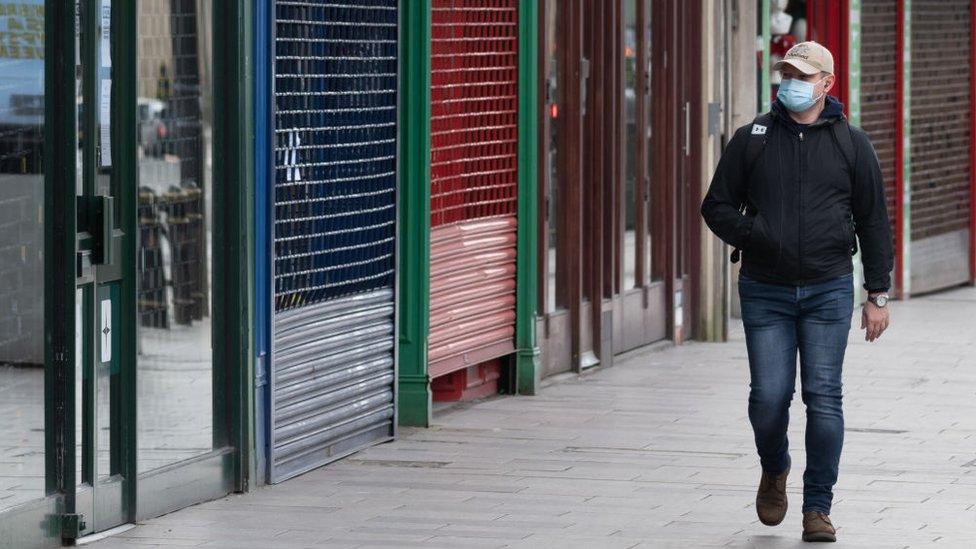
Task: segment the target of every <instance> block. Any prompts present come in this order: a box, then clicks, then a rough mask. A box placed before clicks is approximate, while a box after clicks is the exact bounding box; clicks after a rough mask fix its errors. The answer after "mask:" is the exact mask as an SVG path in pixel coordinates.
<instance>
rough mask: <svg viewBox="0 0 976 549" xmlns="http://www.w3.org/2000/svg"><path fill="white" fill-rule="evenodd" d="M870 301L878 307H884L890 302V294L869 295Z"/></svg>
mask: <svg viewBox="0 0 976 549" xmlns="http://www.w3.org/2000/svg"><path fill="white" fill-rule="evenodd" d="M868 301H870V302H871V303H874V304H875V305H877V306H878V307H884V306H885V305H887V304H888V294H884V293H883V294H878V295H876V296H868Z"/></svg>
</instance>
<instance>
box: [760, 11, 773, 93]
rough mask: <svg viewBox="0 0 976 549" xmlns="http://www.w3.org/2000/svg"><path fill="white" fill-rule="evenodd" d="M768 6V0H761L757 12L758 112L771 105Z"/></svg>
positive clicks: (771, 70) (771, 69)
mask: <svg viewBox="0 0 976 549" xmlns="http://www.w3.org/2000/svg"><path fill="white" fill-rule="evenodd" d="M769 8H770V0H762V4H760V8H759V9H761V10H762V13H760V14H759V33H760V35H762V64H761V65H760V69H759V82H760V84H759V85H760V87H761V88H762V89H760V90H759V92H760V93H759V112H769V109H770V108H772V105H773V101H772V99H771V97H770V94H769V92H770V90H771V89H772V81H771V77H772V74H773V67H772V63H770V62H769V55H770V49H769V41H770V40H772V38H773V36H772V34H771V31H770V28H769V24H770V23H769Z"/></svg>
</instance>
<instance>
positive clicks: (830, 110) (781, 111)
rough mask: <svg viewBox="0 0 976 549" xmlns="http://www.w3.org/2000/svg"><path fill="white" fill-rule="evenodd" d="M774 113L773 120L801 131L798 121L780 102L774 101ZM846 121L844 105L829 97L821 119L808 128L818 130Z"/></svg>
mask: <svg viewBox="0 0 976 549" xmlns="http://www.w3.org/2000/svg"><path fill="white" fill-rule="evenodd" d="M772 113H773V118H775V119H778V120H779V121H780V122H782V123H783V124H784V125H785V126H786V127H788V128H790V129H792V130H798V129H799V124H797V123H796V121H795V120H793V118H791V117H790V113H789V112H788V111H787V110H786V107H784V106H783V105H782V103H780V102H779V101H778V100H776V101H773V105H772ZM845 119H846V117H845V116H844V104H843V103H841V102H840V101H838V100H837V98H836V97H834V96H832V95H828V96H827V100H826V104H825V105H824V110H823V111H822V112H821V113H820V118H818V119H817V120H815V121H814V122H813V123H811V124H809V126H808V127H810V128H817V127H821V126H829V125H830V124H833V123H834V122H837V121H838V120H845Z"/></svg>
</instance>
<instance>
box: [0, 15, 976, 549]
mask: <svg viewBox="0 0 976 549" xmlns="http://www.w3.org/2000/svg"><path fill="white" fill-rule="evenodd" d="M787 16H788V17H787ZM800 21H802V25H801V24H800ZM973 22H974V12H973V9H972V6H971V3H970V2H968V1H964V0H952V1H938V2H936V1H922V0H913V1H910V0H845V1H844V2H826V1H821V0H805V1H802V0H794V1H789V2H779V1H770V0H761V1H759V2H755V1H753V2H743V1H735V0H696V1H690V2H671V1H666V0H613V1H602V0H600V1H598V0H416V1H414V0H410V1H406V0H342V1H333V0H314V1H303V2H292V1H288V0H277V1H275V2H255V1H253V0H233V1H229V2H217V1H211V0H139V1H137V2H112V1H111V0H77V1H76V2H74V3H71V2H69V3H65V2H57V1H54V0H21V1H17V2H5V3H0V75H2V76H0V80H2V82H3V84H4V85H3V86H0V90H2V91H0V408H2V410H3V412H4V413H3V416H2V417H3V419H0V547H3V548H6V547H17V548H18V549H19V548H26V547H50V546H57V545H61V544H70V543H73V542H74V541H75V540H77V539H79V538H82V537H84V536H86V535H89V534H92V533H97V532H102V531H105V530H108V529H110V528H112V527H115V526H118V525H121V524H124V523H127V522H132V521H135V520H140V519H144V518H148V517H153V516H158V515H160V514H163V513H166V512H169V511H172V510H174V509H178V508H180V507H185V506H187V505H191V504H193V503H197V502H201V501H206V500H209V499H213V498H216V497H220V496H222V495H224V494H227V493H230V492H239V491H247V490H249V489H251V488H252V487H254V486H256V485H260V484H265V483H276V482H281V481H283V480H286V479H289V478H293V477H296V476H298V475H300V474H301V473H303V472H305V471H308V470H310V469H312V468H315V467H319V466H321V465H324V464H327V463H329V462H331V461H334V460H337V459H341V458H342V457H344V456H347V455H349V454H350V453H353V452H355V451H357V450H359V449H361V448H363V447H365V446H368V445H371V444H376V443H380V442H383V441H389V440H392V439H394V438H395V437H396V436H397V432H398V428H399V426H401V425H410V426H421V427H423V426H428V425H430V424H431V423H432V422H433V421H434V419H435V414H436V410H437V409H438V408H437V407H435V403H437V402H442V401H456V400H468V399H473V398H479V397H483V396H487V395H495V394H499V393H501V394H506V395H533V394H535V393H537V392H539V391H540V386H541V381H542V379H543V378H545V377H547V376H552V375H556V374H566V373H582V372H584V371H585V370H587V369H589V368H598V367H604V368H605V367H611V366H612V364H613V362H614V357H615V356H617V355H619V354H621V353H624V352H627V351H630V350H633V349H638V348H640V347H643V346H646V345H650V344H655V343H659V342H667V343H671V344H680V343H682V342H684V341H687V340H691V339H699V340H710V341H718V340H722V339H724V338H725V337H726V336H727V321H728V318H729V317H730V315H733V314H735V312H736V300H735V294H736V288H735V283H734V281H735V269H736V266H735V265H733V264H731V263H729V261H728V252H729V250H728V249H727V247H726V246H724V245H723V244H722V243H721V242H720V241H718V240H717V239H716V238H715V237H714V236H712V235H711V233H710V232H709V231H708V230H707V228H706V227H705V226H704V224H703V223H702V222H701V221H700V218H699V215H698V209H699V203H700V201H701V197H702V196H703V194H704V192H705V190H706V189H707V186H708V183H709V179H710V177H711V174H712V172H713V170H714V169H715V166H716V164H717V162H718V159H719V158H720V156H721V151H722V148H723V146H724V144H725V143H726V141H727V140H728V138H729V137H730V136H731V135H732V133H733V132H734V131H735V129H736V128H737V127H739V126H741V125H743V124H746V123H748V122H750V121H751V120H752V119H753V118H754V116H755V115H756V113H758V112H760V111H761V110H765V109H768V106H769V103H770V101H771V99H772V97H774V95H775V86H776V83H777V78H776V75H775V74H773V73H772V72H771V71H770V70H769V67H770V66H771V63H772V62H773V61H774V60H775V56H776V55H777V54H778V53H779V52H780V51H781V50H782V48H784V47H786V46H787V45H788V44H789V43H790V41H791V40H797V39H799V38H800V37H801V36H802V37H804V38H812V39H817V40H820V41H822V42H824V43H825V44H827V45H828V46H829V47H831V48H832V50H833V51H834V52H835V55H836V57H837V60H838V66H839V67H842V70H841V72H840V79H839V83H840V85H839V86H838V89H837V91H836V93H837V94H838V95H839V96H840V97H841V98H842V100H844V101H845V103H846V104H847V106H848V115H849V117H850V118H851V120H852V122H853V123H855V124H858V125H861V126H863V127H864V128H865V130H866V131H867V132H868V133H869V135H870V136H871V138H872V140H873V142H874V143H875V146H876V149H877V151H878V159H879V162H880V163H881V165H882V171H883V173H884V174H885V180H886V184H887V191H888V200H889V208H890V212H891V222H892V224H893V227H894V228H895V231H894V235H895V240H896V250H897V253H898V261H897V265H896V268H895V272H894V277H893V279H894V280H895V284H896V290H897V293H898V295H899V296H900V297H902V298H908V297H909V296H911V295H915V294H919V293H923V292H929V291H935V290H938V289H941V288H946V287H951V286H953V285H958V284H967V283H972V282H973V280H974V272H976V266H974V257H976V237H974V232H973V231H974V227H976V217H974V216H976V213H974V212H976V210H974V204H976V200H974V198H973V197H974V192H976V190H974V189H976V187H974V185H973V176H972V157H973V150H974V149H973V143H974V141H973V135H974V132H973V124H974V117H973V116H972V113H973V100H974V98H976V94H974V93H973V89H974V88H973V86H974V78H973V70H972V66H971V64H970V62H971V59H973V58H974V56H973V55H972V51H973V47H974V46H973V41H972V35H973V33H972V30H973V25H974V23H973ZM936 31H938V32H936ZM946 33H948V34H946ZM946 60H948V61H946ZM297 482H300V480H298V481H297Z"/></svg>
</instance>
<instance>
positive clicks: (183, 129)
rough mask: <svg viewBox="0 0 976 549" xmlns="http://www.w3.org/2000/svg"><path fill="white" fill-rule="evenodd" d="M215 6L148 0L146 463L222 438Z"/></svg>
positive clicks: (142, 272)
mask: <svg viewBox="0 0 976 549" xmlns="http://www.w3.org/2000/svg"><path fill="white" fill-rule="evenodd" d="M209 4H210V3H209V2H208V1H207V0H195V1H194V0H183V1H178V2H177V1H172V0H142V1H140V2H138V4H137V5H138V17H139V21H138V28H139V35H138V38H137V48H138V50H137V56H138V61H137V63H138V65H137V71H138V73H137V94H138V99H137V105H136V109H137V117H138V133H137V139H138V151H139V185H140V186H139V204H138V216H137V217H138V220H139V237H138V242H139V250H138V254H137V258H136V260H137V277H138V299H137V301H138V319H139V320H138V326H137V331H138V349H137V352H138V358H137V364H138V376H137V379H138V388H137V403H138V433H137V436H138V463H139V471H140V472H143V471H148V470H151V469H155V468H157V467H161V466H164V465H168V464H171V463H174V462H177V461H181V460H184V459H187V458H191V457H194V456H197V455H200V454H202V453H206V452H208V451H210V450H211V449H212V447H213V410H212V406H213V404H212V403H213V398H212V397H213V381H212V376H213V361H212V351H211V317H210V296H211V289H210V280H211V279H212V277H211V273H212V270H211V257H210V246H209V242H210V235H211V225H210V219H211V214H210V212H211V206H212V200H211V189H210V169H211V162H210V159H211V126H210V121H209V119H208V118H209V116H208V115H209V112H210V105H211V100H212V96H211V93H210V87H209V75H208V72H207V70H208V67H209V63H207V62H206V60H208V59H209V54H208V52H209V51H210V32H209V31H210V24H209V17H205V15H206V14H207V12H206V11H205V10H207V9H209V8H208V6H209Z"/></svg>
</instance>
